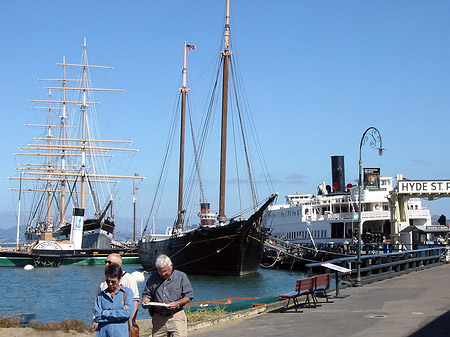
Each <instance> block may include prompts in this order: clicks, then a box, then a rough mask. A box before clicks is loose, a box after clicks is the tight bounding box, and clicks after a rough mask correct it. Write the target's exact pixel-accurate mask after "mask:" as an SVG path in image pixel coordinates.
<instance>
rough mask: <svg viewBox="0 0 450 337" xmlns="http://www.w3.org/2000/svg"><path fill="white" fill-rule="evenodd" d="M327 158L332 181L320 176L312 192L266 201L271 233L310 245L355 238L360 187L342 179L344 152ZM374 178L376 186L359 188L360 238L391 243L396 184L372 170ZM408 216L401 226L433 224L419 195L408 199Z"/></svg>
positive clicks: (353, 240) (366, 185)
mask: <svg viewBox="0 0 450 337" xmlns="http://www.w3.org/2000/svg"><path fill="white" fill-rule="evenodd" d="M331 159H332V177H333V181H332V186H330V185H326V183H324V182H323V183H321V184H319V185H318V186H317V194H316V195H312V194H302V193H295V194H289V195H287V196H285V200H286V201H285V203H284V204H278V205H272V206H269V211H270V215H269V217H268V223H267V226H268V227H269V228H270V233H271V235H272V236H273V237H275V238H277V239H279V240H283V241H288V242H290V243H295V244H302V245H308V246H313V247H314V248H317V247H318V246H336V245H344V244H345V245H352V244H355V243H356V242H355V240H356V238H357V236H358V232H357V229H358V226H359V212H358V206H359V197H360V196H359V187H358V186H355V185H353V184H345V170H344V157H343V156H333V157H331ZM376 179H379V181H378V182H377V183H376V187H375V186H374V184H372V187H373V188H369V187H368V185H369V182H366V183H365V188H363V189H362V193H361V217H362V220H363V226H362V232H361V236H362V243H363V242H364V243H390V239H391V233H392V232H391V230H392V227H393V226H392V225H391V222H392V214H391V211H392V210H391V207H390V200H389V195H390V193H391V192H392V191H393V189H394V178H393V177H384V176H376ZM408 217H409V224H405V225H404V227H406V226H408V225H410V226H415V227H428V226H430V225H431V215H430V211H429V209H427V208H425V207H424V206H423V205H422V202H421V200H420V199H418V198H411V199H409V201H408ZM402 229H404V228H403V227H402V228H400V230H402ZM396 234H398V233H396Z"/></svg>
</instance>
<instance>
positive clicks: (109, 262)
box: [105, 260, 113, 264]
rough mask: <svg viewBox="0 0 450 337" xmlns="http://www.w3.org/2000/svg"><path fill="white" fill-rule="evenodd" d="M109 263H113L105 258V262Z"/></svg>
mask: <svg viewBox="0 0 450 337" xmlns="http://www.w3.org/2000/svg"><path fill="white" fill-rule="evenodd" d="M111 263H113V262H112V261H109V260H106V261H105V264H111Z"/></svg>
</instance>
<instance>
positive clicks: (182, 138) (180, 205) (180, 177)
mask: <svg viewBox="0 0 450 337" xmlns="http://www.w3.org/2000/svg"><path fill="white" fill-rule="evenodd" d="M187 50H188V45H187V43H186V41H184V54H183V71H182V75H183V83H182V87H181V88H180V91H181V116H180V119H181V120H180V163H179V174H178V212H177V223H176V228H177V230H181V229H183V213H184V209H183V184H184V145H185V134H186V97H187V93H188V91H189V88H187V87H186V86H187V69H186V59H187Z"/></svg>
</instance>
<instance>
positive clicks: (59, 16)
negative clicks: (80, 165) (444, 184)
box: [0, 0, 450, 228]
mask: <svg viewBox="0 0 450 337" xmlns="http://www.w3.org/2000/svg"><path fill="white" fill-rule="evenodd" d="M231 8H232V13H231V25H232V28H231V29H232V38H233V41H234V46H235V49H234V50H233V52H235V53H236V55H237V57H238V60H239V65H240V68H241V72H242V76H243V78H244V83H245V89H246V94H247V99H248V101H249V104H250V107H251V111H252V114H253V117H254V119H255V122H256V127H257V128H258V130H259V137H260V140H261V146H262V148H263V150H264V151H265V156H266V163H267V166H268V169H269V172H270V174H271V177H272V180H273V185H274V189H275V191H277V192H279V193H280V198H279V201H283V196H284V195H286V194H289V193H294V192H305V193H316V185H318V184H319V183H321V182H322V181H325V182H327V183H328V184H330V183H331V173H330V172H331V168H330V166H331V160H330V156H332V155H343V156H345V168H346V180H347V181H348V182H354V181H355V179H357V176H358V156H359V142H360V139H361V136H362V133H363V132H364V130H365V129H367V128H368V127H369V126H375V127H377V128H378V129H379V130H380V132H381V134H382V137H383V145H384V147H385V148H387V149H388V150H387V151H386V152H385V154H384V155H383V156H382V157H379V156H378V155H377V153H376V151H373V150H372V149H370V148H369V147H365V148H364V149H363V166H365V167H380V168H381V174H382V175H386V176H395V175H396V174H397V173H403V174H404V176H406V177H408V178H411V179H450V157H449V156H448V147H449V140H448V129H449V127H448V126H449V125H450V114H449V108H450V20H449V19H448V18H449V17H450V2H448V1H381V0H380V1H301V0H284V1H269V0H260V1H256V0H248V1H232V3H231ZM224 9H225V2H224V1H218V0H217V1H210V0H193V1H177V0H174V1H129V2H123V1H111V0H110V1H77V2H73V1H50V0H47V1H31V0H29V1H26V0H25V1H1V2H0V30H1V31H2V34H1V35H0V43H1V46H2V53H1V54H0V60H1V62H0V72H1V74H2V81H1V83H0V92H1V98H2V99H1V101H2V105H1V108H0V109H1V110H2V123H1V124H0V128H1V134H2V139H3V142H4V145H3V146H2V147H0V151H1V157H2V158H3V165H2V166H1V168H0V172H1V176H2V177H3V178H2V179H0V205H1V206H0V213H4V212H11V211H14V210H15V209H16V207H17V201H16V198H17V197H16V195H15V194H12V193H11V191H9V190H8V188H9V187H10V186H11V184H10V181H9V180H8V179H6V177H7V176H11V175H14V168H15V167H16V165H17V163H18V161H17V159H15V158H14V156H13V155H12V153H14V152H17V150H18V147H19V146H24V145H26V144H28V143H30V142H32V141H33V137H34V136H36V134H35V133H34V131H33V130H31V129H29V128H28V129H27V128H26V127H25V126H24V124H26V123H36V122H38V121H42V120H43V116H42V114H43V112H42V111H40V112H39V111H36V110H35V109H32V108H31V106H32V104H31V103H30V102H29V99H33V98H37V97H44V96H45V95H46V91H45V89H44V83H42V82H39V81H37V79H38V78H42V77H48V76H54V75H55V74H58V69H57V66H56V62H61V61H62V57H63V56H65V57H66V60H67V62H72V63H77V62H79V60H80V58H81V52H82V44H83V39H84V37H86V38H87V44H88V56H89V62H90V63H91V64H102V65H111V66H113V67H114V69H113V70H109V71H108V72H102V73H101V75H100V77H99V78H94V81H96V80H98V82H99V83H97V82H95V83H94V84H95V85H98V86H102V85H103V86H104V85H108V86H109V87H114V88H122V89H124V92H123V93H120V94H114V95H109V94H108V95H107V96H105V98H104V99H99V100H100V101H101V104H100V105H99V107H98V108H97V110H98V112H99V114H100V116H101V117H100V119H101V127H102V129H103V134H102V136H103V137H104V138H119V139H130V140H133V141H134V143H133V146H134V147H136V148H139V149H140V152H139V153H137V154H136V155H135V156H133V158H131V159H132V160H127V161H126V162H124V163H122V166H121V167H120V169H121V170H122V169H123V170H124V171H126V172H123V173H126V174H134V173H135V172H137V173H139V174H141V175H143V176H146V177H147V179H146V180H145V181H144V182H143V183H140V185H139V194H138V198H139V204H140V209H141V213H142V216H143V217H145V216H146V215H147V209H148V208H149V207H150V203H151V199H152V197H153V191H154V185H155V181H156V179H157V175H158V172H159V168H160V163H161V160H162V156H163V150H164V146H165V142H166V138H167V129H168V127H169V124H170V119H171V116H172V112H173V109H174V105H175V97H176V95H177V89H178V88H179V86H180V78H181V67H182V48H183V42H184V41H185V40H186V41H188V43H190V44H195V45H196V46H197V50H195V51H194V52H191V53H190V54H189V76H190V77H189V79H190V83H191V86H190V87H191V89H192V90H191V95H192V96H191V99H192V101H193V106H194V108H196V109H199V110H202V111H203V107H204V106H205V104H206V94H207V92H208V89H209V83H210V80H211V78H212V73H211V72H212V71H211V64H212V63H214V62H215V60H216V59H217V57H218V53H219V50H220V41H221V34H222V30H223V24H224V19H223V16H224ZM105 117H106V118H105ZM105 132H106V134H105ZM127 186H128V187H127ZM175 186H176V182H175V178H173V179H172V178H169V187H173V188H172V191H175ZM130 190H131V188H129V185H125V187H123V188H122V189H121V191H120V193H119V196H118V199H119V200H118V204H119V205H118V206H117V210H118V212H119V213H120V214H119V216H120V217H123V218H130V217H131V199H130V197H129V196H128V194H129V193H128V191H130ZM169 191H170V190H169ZM166 193H168V192H166ZM170 193H173V194H174V192H170ZM170 193H169V194H170ZM263 193H264V192H262V195H263ZM211 199H214V200H211V202H212V204H217V201H216V200H215V196H212V197H211ZM175 200H176V199H175V196H173V197H172V199H167V200H166V201H164V202H163V204H162V206H161V210H160V215H161V217H166V218H169V217H171V216H172V214H174V212H175V211H176V201H175ZM449 202H450V200H448V199H441V200H438V201H433V202H427V203H426V205H427V206H428V207H430V208H431V210H432V214H438V215H440V214H442V213H444V214H446V215H447V216H450V212H449V211H450V204H449ZM230 207H231V206H230ZM4 219H6V218H5V217H4ZM14 225H15V223H9V221H8V222H7V221H5V220H4V221H2V222H0V227H3V228H7V227H12V226H14Z"/></svg>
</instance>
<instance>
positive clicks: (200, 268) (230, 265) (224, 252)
mask: <svg viewBox="0 0 450 337" xmlns="http://www.w3.org/2000/svg"><path fill="white" fill-rule="evenodd" d="M263 242H264V238H263V233H262V231H260V230H258V229H257V228H256V227H255V226H254V224H253V223H250V222H248V221H245V220H244V221H237V222H234V223H231V224H228V225H225V226H220V227H206V226H203V227H200V228H197V229H195V230H192V231H189V232H186V233H184V234H183V235H180V236H176V237H172V238H169V239H165V240H161V241H149V242H144V241H140V242H139V245H138V252H139V259H140V262H141V264H142V266H143V267H144V269H146V270H152V269H155V260H156V258H157V256H158V255H160V254H165V255H167V256H169V257H171V259H172V262H173V264H174V266H175V268H176V269H178V270H182V271H184V272H186V273H188V274H202V275H245V274H250V273H254V272H256V271H257V269H258V267H259V263H260V262H261V258H262V253H263V249H264V244H263Z"/></svg>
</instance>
